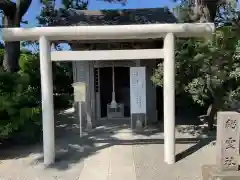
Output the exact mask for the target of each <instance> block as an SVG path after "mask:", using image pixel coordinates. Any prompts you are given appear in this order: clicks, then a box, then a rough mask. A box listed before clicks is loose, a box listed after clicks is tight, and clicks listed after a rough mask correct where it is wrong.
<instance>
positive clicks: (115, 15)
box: [54, 8, 177, 26]
mask: <svg viewBox="0 0 240 180" xmlns="http://www.w3.org/2000/svg"><path fill="white" fill-rule="evenodd" d="M57 19H58V20H57V21H56V22H55V23H56V24H54V25H55V26H56V25H57V26H71V25H130V24H156V23H176V22H177V19H176V17H175V16H174V15H173V14H172V13H171V12H170V11H169V10H168V9H167V8H145V9H123V10H96V11H94V10H74V9H69V10H67V11H63V12H59V14H58V18H57Z"/></svg>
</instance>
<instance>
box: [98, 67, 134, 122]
mask: <svg viewBox="0 0 240 180" xmlns="http://www.w3.org/2000/svg"><path fill="white" fill-rule="evenodd" d="M95 72H96V71H95ZM95 77H96V76H95ZM97 83H98V86H97V87H98V89H97V90H98V91H100V92H99V93H100V99H99V100H100V103H97V104H96V105H100V109H101V111H100V118H106V117H108V110H107V107H108V105H109V104H111V102H112V92H113V71H112V67H102V68H99V81H98V82H97ZM114 86H115V100H116V103H117V104H122V105H123V114H122V115H123V117H130V74H129V67H114ZM113 118H114V117H113Z"/></svg>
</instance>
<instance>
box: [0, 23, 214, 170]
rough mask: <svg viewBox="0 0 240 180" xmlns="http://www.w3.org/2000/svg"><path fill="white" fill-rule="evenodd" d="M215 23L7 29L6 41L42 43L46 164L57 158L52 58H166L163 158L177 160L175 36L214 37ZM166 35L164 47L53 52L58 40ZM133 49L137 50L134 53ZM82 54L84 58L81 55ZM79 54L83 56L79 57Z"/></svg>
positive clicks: (142, 37) (138, 37)
mask: <svg viewBox="0 0 240 180" xmlns="http://www.w3.org/2000/svg"><path fill="white" fill-rule="evenodd" d="M214 31H215V26H214V24H212V23H193V24H190V23H180V24H144V25H105V26H58V27H36V28H26V29H25V28H4V29H3V40H4V41H34V40H39V44H40V72H41V93H42V122H43V152H44V164H45V165H50V164H53V163H54V161H55V135H54V106H53V80H52V61H53V60H117V59H118V60H119V59H121V60H124V59H149V60H150V59H159V58H163V59H164V87H163V89H164V161H165V162H166V163H167V164H173V163H175V161H176V160H175V55H174V44H175V37H211V36H212V33H213V32H214ZM156 38H164V48H163V49H154V50H153V49H138V50H102V51H69V52H67V51H65V52H52V55H51V48H50V41H55V40H66V41H67V40H92V41H94V40H127V39H128V40H130V39H156ZM133 51H134V52H133ZM80 56H81V57H80ZM79 57H80V58H79Z"/></svg>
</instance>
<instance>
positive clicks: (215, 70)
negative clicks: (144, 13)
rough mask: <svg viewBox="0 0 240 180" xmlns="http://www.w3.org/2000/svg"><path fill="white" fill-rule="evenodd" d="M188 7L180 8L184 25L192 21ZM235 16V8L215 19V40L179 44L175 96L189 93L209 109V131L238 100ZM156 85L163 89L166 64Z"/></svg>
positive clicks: (160, 71)
mask: <svg viewBox="0 0 240 180" xmlns="http://www.w3.org/2000/svg"><path fill="white" fill-rule="evenodd" d="M185 7H186V6H185V5H184V4H182V6H180V10H181V11H179V13H180V15H182V16H181V17H182V18H183V19H182V21H184V20H186V21H191V19H190V18H189V16H188V9H187V8H188V7H186V8H185ZM218 12H220V11H219V10H218ZM181 13H182V14H181ZM236 15H237V12H235V7H233V6H232V5H231V6H230V5H225V7H224V9H221V13H218V14H217V16H216V17H215V21H214V22H215V24H216V26H217V31H216V33H215V35H214V38H213V40H199V39H193V38H191V39H187V40H186V39H182V40H177V45H176V48H177V49H176V91H177V92H176V93H177V94H182V93H187V94H188V95H190V96H191V97H192V100H193V101H194V102H195V103H197V104H199V105H201V106H208V107H209V108H208V111H207V115H208V116H207V120H208V122H209V128H210V129H212V127H213V121H214V117H215V115H216V112H217V111H218V110H219V109H226V108H230V107H232V105H233V103H232V102H233V101H234V100H237V99H238V98H239V93H238V91H239V86H238V84H239V82H238V78H237V73H236V72H237V70H238V69H239V68H238V67H239V66H240V64H239V57H238V55H237V54H238V52H237V51H236V50H237V48H238V46H239V45H238V39H239V37H238V28H237V29H236V26H235V24H234V23H233V21H234V18H235V17H236ZM153 81H154V82H155V83H156V84H157V85H159V86H162V81H163V64H159V67H158V68H157V70H156V72H155V75H154V77H153Z"/></svg>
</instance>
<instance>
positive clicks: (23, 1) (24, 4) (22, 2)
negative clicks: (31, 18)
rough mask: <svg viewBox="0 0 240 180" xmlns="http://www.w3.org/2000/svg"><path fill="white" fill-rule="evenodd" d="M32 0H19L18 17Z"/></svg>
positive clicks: (21, 15) (22, 14) (25, 10)
mask: <svg viewBox="0 0 240 180" xmlns="http://www.w3.org/2000/svg"><path fill="white" fill-rule="evenodd" d="M31 3H32V0H20V18H22V17H23V16H24V14H25V13H26V12H27V10H28V8H29V7H30V5H31Z"/></svg>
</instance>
